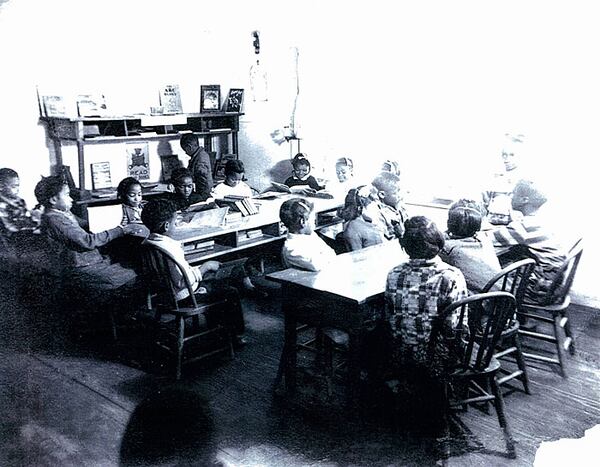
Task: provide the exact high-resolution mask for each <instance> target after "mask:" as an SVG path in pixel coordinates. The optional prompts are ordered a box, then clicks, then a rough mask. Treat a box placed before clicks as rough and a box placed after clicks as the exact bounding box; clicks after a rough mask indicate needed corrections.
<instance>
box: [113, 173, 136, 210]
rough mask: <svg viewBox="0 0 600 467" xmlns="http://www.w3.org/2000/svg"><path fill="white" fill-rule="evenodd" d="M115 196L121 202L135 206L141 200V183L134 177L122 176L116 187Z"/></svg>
mask: <svg viewBox="0 0 600 467" xmlns="http://www.w3.org/2000/svg"><path fill="white" fill-rule="evenodd" d="M117 196H118V197H119V199H120V200H121V202H122V203H123V204H127V205H128V206H131V207H134V208H137V207H138V206H139V205H140V203H141V202H142V185H141V183H140V182H139V181H138V180H137V179H136V178H133V177H127V178H124V179H123V180H121V182H120V183H119V186H118V187H117Z"/></svg>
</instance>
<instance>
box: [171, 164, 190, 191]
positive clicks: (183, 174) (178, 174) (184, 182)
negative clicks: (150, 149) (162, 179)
mask: <svg viewBox="0 0 600 467" xmlns="http://www.w3.org/2000/svg"><path fill="white" fill-rule="evenodd" d="M171 183H172V184H173V187H174V188H175V193H178V194H180V195H181V196H183V197H184V198H186V199H187V198H189V197H190V195H191V194H192V192H193V191H194V178H193V177H192V172H190V170H189V169H187V168H185V167H177V168H176V169H175V170H173V173H172V174H171Z"/></svg>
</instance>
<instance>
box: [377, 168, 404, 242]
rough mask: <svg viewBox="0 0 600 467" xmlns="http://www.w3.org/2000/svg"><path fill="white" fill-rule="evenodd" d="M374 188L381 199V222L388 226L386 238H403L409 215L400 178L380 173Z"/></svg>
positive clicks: (389, 173)
mask: <svg viewBox="0 0 600 467" xmlns="http://www.w3.org/2000/svg"><path fill="white" fill-rule="evenodd" d="M373 186H374V187H375V189H376V190H377V197H378V198H379V208H380V214H381V222H382V223H383V224H385V226H386V232H385V234H384V235H385V238H386V239H388V240H391V239H393V238H400V237H402V235H403V234H404V222H405V221H406V220H407V219H408V214H407V213H406V209H405V208H404V205H403V203H402V192H401V189H400V177H398V175H395V174H393V173H391V172H380V173H379V175H377V176H376V177H375V179H374V180H373Z"/></svg>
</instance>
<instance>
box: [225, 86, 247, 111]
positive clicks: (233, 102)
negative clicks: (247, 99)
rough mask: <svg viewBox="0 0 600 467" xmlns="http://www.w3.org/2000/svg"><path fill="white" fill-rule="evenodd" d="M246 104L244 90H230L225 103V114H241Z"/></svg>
mask: <svg viewBox="0 0 600 467" xmlns="http://www.w3.org/2000/svg"><path fill="white" fill-rule="evenodd" d="M243 102H244V90H243V89H234V88H232V89H230V90H229V93H228V94H227V99H226V101H225V112H241V111H242V104H243Z"/></svg>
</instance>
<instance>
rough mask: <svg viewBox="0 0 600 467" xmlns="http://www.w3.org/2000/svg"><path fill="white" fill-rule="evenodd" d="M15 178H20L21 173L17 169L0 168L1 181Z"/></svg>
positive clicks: (4, 181)
mask: <svg viewBox="0 0 600 467" xmlns="http://www.w3.org/2000/svg"><path fill="white" fill-rule="evenodd" d="M13 178H19V174H18V173H17V172H16V171H14V170H13V169H9V168H8V167H5V168H3V169H0V183H6V182H8V181H9V180H11V179H13Z"/></svg>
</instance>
